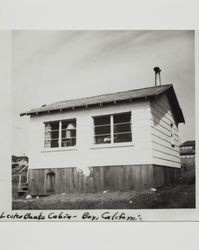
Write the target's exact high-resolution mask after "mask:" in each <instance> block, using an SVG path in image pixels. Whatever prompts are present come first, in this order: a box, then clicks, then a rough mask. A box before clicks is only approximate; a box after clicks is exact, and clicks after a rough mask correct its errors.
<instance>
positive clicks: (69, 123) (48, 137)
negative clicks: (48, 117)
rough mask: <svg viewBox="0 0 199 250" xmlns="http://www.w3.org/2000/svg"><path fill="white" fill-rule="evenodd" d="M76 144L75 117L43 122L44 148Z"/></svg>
mask: <svg viewBox="0 0 199 250" xmlns="http://www.w3.org/2000/svg"><path fill="white" fill-rule="evenodd" d="M75 145H76V119H70V120H63V121H55V122H47V123H45V140H44V147H45V148H59V147H70V146H75Z"/></svg>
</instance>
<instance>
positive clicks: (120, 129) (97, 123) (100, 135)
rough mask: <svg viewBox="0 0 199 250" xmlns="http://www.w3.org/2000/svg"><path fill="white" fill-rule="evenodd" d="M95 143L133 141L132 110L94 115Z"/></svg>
mask: <svg viewBox="0 0 199 250" xmlns="http://www.w3.org/2000/svg"><path fill="white" fill-rule="evenodd" d="M93 119H94V143H95V144H108V143H121V142H131V141H132V132H131V112H127V113H120V114H112V115H105V116H97V117H94V118H93Z"/></svg>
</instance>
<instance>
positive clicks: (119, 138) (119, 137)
mask: <svg viewBox="0 0 199 250" xmlns="http://www.w3.org/2000/svg"><path fill="white" fill-rule="evenodd" d="M130 141H132V136H131V133H125V134H124V133H122V134H115V135H114V142H130Z"/></svg>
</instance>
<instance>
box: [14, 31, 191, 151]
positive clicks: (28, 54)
mask: <svg viewBox="0 0 199 250" xmlns="http://www.w3.org/2000/svg"><path fill="white" fill-rule="evenodd" d="M12 49H13V67H12V70H13V75H12V84H13V85H12V86H13V88H12V96H13V154H15V155H22V154H28V151H27V149H28V140H27V136H28V127H29V126H28V124H29V117H25V116H23V117H19V113H21V112H24V111H27V110H29V109H31V108H36V107H39V106H41V105H43V104H49V103H52V102H56V101H63V100H67V99H72V98H79V97H86V96H91V95H98V94H104V93H112V92H117V91H123V90H124V91H125V90H130V89H135V88H142V87H148V86H154V71H153V68H154V67H155V66H159V67H160V68H161V69H162V72H161V74H162V75H161V77H162V84H170V83H172V84H173V85H174V88H175V91H176V94H177V97H178V100H179V103H180V105H181V108H182V110H183V113H184V116H185V122H186V124H185V125H180V135H181V141H182V142H183V141H185V140H190V139H195V116H194V114H195V108H194V103H195V86H194V74H195V73H194V32H193V31H13V48H12Z"/></svg>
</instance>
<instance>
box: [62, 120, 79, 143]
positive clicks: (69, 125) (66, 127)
mask: <svg viewBox="0 0 199 250" xmlns="http://www.w3.org/2000/svg"><path fill="white" fill-rule="evenodd" d="M75 145H76V120H75V119H72V120H65V121H62V132H61V146H62V147H71V146H75Z"/></svg>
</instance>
